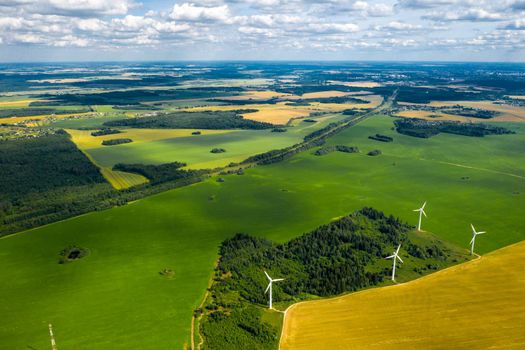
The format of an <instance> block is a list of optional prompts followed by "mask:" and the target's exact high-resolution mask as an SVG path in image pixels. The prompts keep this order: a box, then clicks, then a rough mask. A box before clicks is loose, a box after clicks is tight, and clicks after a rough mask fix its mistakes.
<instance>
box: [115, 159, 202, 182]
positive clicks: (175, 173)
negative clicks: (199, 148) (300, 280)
mask: <svg viewBox="0 0 525 350" xmlns="http://www.w3.org/2000/svg"><path fill="white" fill-rule="evenodd" d="M185 166H186V164H185V163H180V162H173V163H166V164H160V165H152V164H147V165H146V164H122V163H119V164H115V165H114V166H113V170H119V171H125V172H128V173H135V174H139V175H142V176H144V177H146V178H148V180H150V182H151V183H152V184H158V183H161V182H168V181H174V180H180V179H185V178H190V177H195V176H199V175H203V174H206V173H207V172H208V171H207V170H183V169H181V168H182V167H185Z"/></svg>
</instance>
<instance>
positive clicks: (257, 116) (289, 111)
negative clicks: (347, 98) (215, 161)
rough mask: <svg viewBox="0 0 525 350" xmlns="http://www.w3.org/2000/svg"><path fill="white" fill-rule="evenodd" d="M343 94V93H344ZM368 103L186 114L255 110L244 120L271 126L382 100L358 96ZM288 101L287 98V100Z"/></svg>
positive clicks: (270, 106) (217, 108)
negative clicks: (312, 114) (311, 114)
mask: <svg viewBox="0 0 525 350" xmlns="http://www.w3.org/2000/svg"><path fill="white" fill-rule="evenodd" d="M344 94H345V93H344ZM359 98H360V99H363V100H367V101H368V103H319V102H312V103H310V105H308V106H289V105H287V104H286V102H285V101H283V102H278V103H275V104H257V103H254V104H247V105H243V106H236V105H230V106H206V107H193V108H188V109H186V111H188V112H197V111H210V110H211V111H234V110H238V109H240V108H242V109H257V112H253V113H245V114H243V117H244V118H246V119H251V120H256V121H260V122H267V123H272V124H286V123H288V121H289V120H290V119H292V118H301V117H307V116H309V115H310V113H313V112H341V111H343V110H345V109H351V108H364V109H367V108H375V107H377V106H379V105H380V104H381V102H382V101H383V98H382V97H381V96H379V95H367V96H359ZM287 99H288V98H287ZM290 100H292V99H290Z"/></svg>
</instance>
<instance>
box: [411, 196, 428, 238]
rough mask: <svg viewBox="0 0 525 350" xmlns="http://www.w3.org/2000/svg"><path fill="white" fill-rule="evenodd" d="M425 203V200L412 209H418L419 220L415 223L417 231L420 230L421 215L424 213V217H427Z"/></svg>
mask: <svg viewBox="0 0 525 350" xmlns="http://www.w3.org/2000/svg"><path fill="white" fill-rule="evenodd" d="M425 205H427V202H425V203H423V206H422V207H421V208H419V209H414V211H418V212H419V222H418V224H417V230H418V231H421V217H422V216H423V215H425V217H427V213H425Z"/></svg>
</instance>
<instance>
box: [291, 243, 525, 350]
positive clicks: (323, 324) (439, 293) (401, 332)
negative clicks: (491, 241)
mask: <svg viewBox="0 0 525 350" xmlns="http://www.w3.org/2000/svg"><path fill="white" fill-rule="evenodd" d="M523 261H525V242H521V243H518V244H515V245H512V246H509V247H506V248H503V249H500V250H497V251H495V252H493V253H490V254H488V255H486V256H483V257H481V258H480V259H477V260H473V261H470V262H467V263H464V264H461V265H456V266H453V267H451V268H449V269H446V270H443V271H440V272H437V273H434V274H432V275H428V276H426V277H422V278H420V279H417V280H414V281H412V282H408V283H404V284H399V285H396V286H390V287H383V288H376V289H368V290H364V291H361V292H357V293H353V294H348V295H346V296H342V297H339V298H332V299H324V300H317V301H309V302H304V303H299V304H296V305H293V306H292V307H290V308H289V309H288V311H287V314H286V317H285V324H284V328H283V337H282V339H281V349H282V350H292V349H301V350H302V349H331V350H333V349H403V350H407V349H489V348H490V349H524V348H525V301H524V296H525V277H524V274H523Z"/></svg>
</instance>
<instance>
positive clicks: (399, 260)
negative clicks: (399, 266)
mask: <svg viewBox="0 0 525 350" xmlns="http://www.w3.org/2000/svg"><path fill="white" fill-rule="evenodd" d="M396 258H398V259H399V261H401V262H402V263H403V264H404V262H403V259H401V258H400V257H399V256H396Z"/></svg>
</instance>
